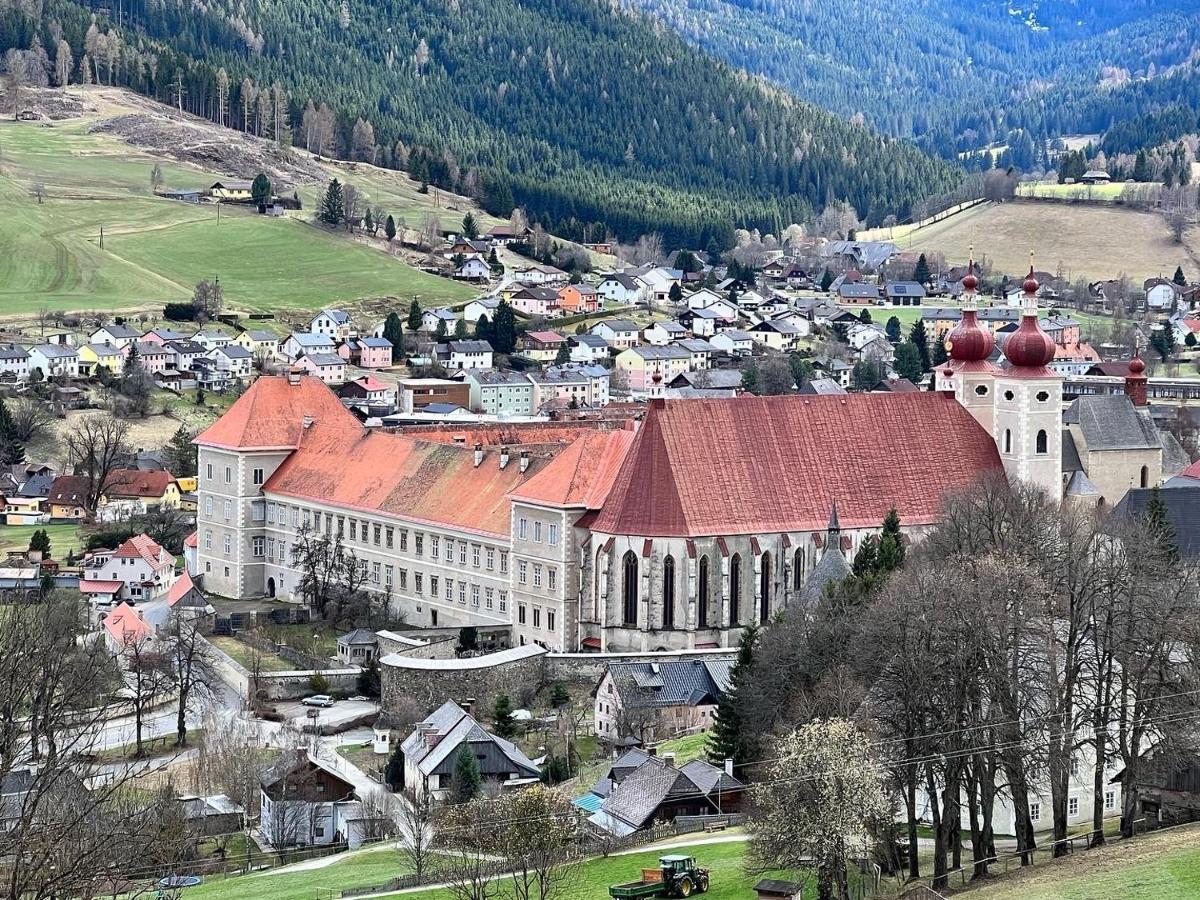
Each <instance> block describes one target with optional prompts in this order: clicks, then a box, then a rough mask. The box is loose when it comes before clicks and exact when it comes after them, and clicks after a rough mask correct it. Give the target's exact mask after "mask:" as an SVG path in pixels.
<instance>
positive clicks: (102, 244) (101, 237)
mask: <svg viewBox="0 0 1200 900" xmlns="http://www.w3.org/2000/svg"><path fill="white" fill-rule="evenodd" d="M100 249H101V250H103V249H104V226H103V225H101V226H100Z"/></svg>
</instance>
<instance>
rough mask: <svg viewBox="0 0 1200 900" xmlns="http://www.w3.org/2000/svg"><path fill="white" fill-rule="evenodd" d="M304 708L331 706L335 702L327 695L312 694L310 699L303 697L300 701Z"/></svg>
mask: <svg viewBox="0 0 1200 900" xmlns="http://www.w3.org/2000/svg"><path fill="white" fill-rule="evenodd" d="M300 702H301V704H303V705H304V706H324V707H328V706H333V704H334V703H336V702H337V701H336V700H334V699H333V698H332V697H330V696H329V695H328V694H313V695H312V696H311V697H305V698H304V699H303V700H301V701H300Z"/></svg>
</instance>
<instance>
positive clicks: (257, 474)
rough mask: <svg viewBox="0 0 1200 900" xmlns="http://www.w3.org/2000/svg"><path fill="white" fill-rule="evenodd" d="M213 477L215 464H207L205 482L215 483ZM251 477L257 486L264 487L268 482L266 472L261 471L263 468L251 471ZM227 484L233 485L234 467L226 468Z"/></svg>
mask: <svg viewBox="0 0 1200 900" xmlns="http://www.w3.org/2000/svg"><path fill="white" fill-rule="evenodd" d="M213 475H214V472H213V464H212V463H208V464H206V465H205V467H204V480H205V481H213V480H214V478H213ZM251 476H252V478H253V480H254V483H255V484H257V485H262V484H264V483H265V482H266V480H267V479H266V470H264V469H261V468H256V469H253V470H252V471H251ZM225 483H226V484H233V466H225Z"/></svg>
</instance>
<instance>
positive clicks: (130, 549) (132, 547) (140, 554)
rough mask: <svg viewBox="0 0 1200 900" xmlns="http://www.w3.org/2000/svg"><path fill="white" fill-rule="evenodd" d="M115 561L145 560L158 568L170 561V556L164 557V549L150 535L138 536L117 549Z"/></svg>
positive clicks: (114, 555)
mask: <svg viewBox="0 0 1200 900" xmlns="http://www.w3.org/2000/svg"><path fill="white" fill-rule="evenodd" d="M113 558H114V559H143V560H145V561H146V562H147V563H148V564H149V565H150V566H151V567H155V568H156V567H158V566H159V565H161V564H162V563H163V562H164V561H165V560H166V559H170V558H171V556H170V554H166V556H165V557H164V555H163V548H162V547H160V546H159V545H158V543H157V542H156V541H155V540H154V538H152V537H150V535H148V534H137V535H134V536H133V537H131V538H129V539H128V540H126V541H125V543H123V544H121V546H120V547H118V548H117V552H116V553H114V554H113Z"/></svg>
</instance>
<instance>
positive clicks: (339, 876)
mask: <svg viewBox="0 0 1200 900" xmlns="http://www.w3.org/2000/svg"><path fill="white" fill-rule="evenodd" d="M663 853H685V854H686V853H691V854H694V855H695V857H696V860H697V863H698V864H699V865H701V866H705V867H706V868H708V869H709V870H711V877H712V887H711V889H710V890H709V892H708V894H705V895H704V896H705V897H708V898H711V900H745V898H747V897H752V896H753V894H754V891H753V888H754V885H755V883H756V882H757V881H758V880H759V878H760V877H761V876H759V875H752V874H748V873H747V872H746V871H745V866H744V862H745V844H744V842H742V841H732V842H726V843H720V844H705V845H700V846H696V847H687V846H682V847H678V848H671V849H670V850H650V851H646V852H643V853H634V854H627V855H622V856H611V857H608V858H601V859H592V860H588V861H587V862H584V863H581V864H580V865H579V866H578V867H577V868H576V870H575V873H574V877H573V878H572V880H571V883H570V884H569V885H568V886H567V888H566V889H565V890H564V892H563V893H562V894H560V895H559V897H560V900H606V898H607V897H608V887H609V885H612V884H620V883H621V882H627V881H634V880H636V879H637V877H638V874H639V872H640V870H641V869H643V868H650V867H652V866H655V865H657V863H658V857H659V856H660V855H662V854H663ZM402 871H403V869H402V866H401V863H400V860H399V857H398V855H397V854H396V853H395V852H394V851H389V850H386V849H378V850H376V849H372V850H365V851H359V852H357V853H353V854H347V855H346V856H345V857H344V858H343V859H340V860H338V861H337V862H335V863H333V864H331V865H329V866H327V867H324V868H320V869H310V870H302V871H297V872H292V873H288V872H286V871H283V872H280V873H279V874H276V875H270V874H267V875H252V876H240V877H236V878H229V879H225V880H223V881H213V882H211V883H209V884H205V885H201V886H200V887H196V888H188V889H186V890H185V891H184V892H183V896H182V900H226V898H229V900H232V898H235V897H237V898H241V897H254V898H255V900H311V898H313V897H316V896H322V895H321V894H320V891H322V890H327V889H331V888H334V889H336V888H350V887H362V886H365V885H372V884H382V883H384V882H386V881H387V880H388V879H389V878H393V877H395V876H396V875H399V874H401V872H402ZM815 895H816V891H815V886H814V885H809V889H808V890H806V891H805V893H804V897H805V898H806V900H807V898H810V897H814V896H815ZM401 896H403V897H406V898H411V900H451V893H450V892H449V891H448V890H445V889H430V890H425V891H413V892H406V893H405V894H403V895H401Z"/></svg>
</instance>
